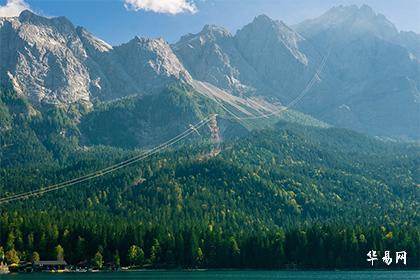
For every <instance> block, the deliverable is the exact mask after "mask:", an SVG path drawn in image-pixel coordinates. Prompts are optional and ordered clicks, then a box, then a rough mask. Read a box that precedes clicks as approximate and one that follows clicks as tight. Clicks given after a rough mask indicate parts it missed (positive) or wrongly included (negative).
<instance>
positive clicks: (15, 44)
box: [0, 11, 190, 106]
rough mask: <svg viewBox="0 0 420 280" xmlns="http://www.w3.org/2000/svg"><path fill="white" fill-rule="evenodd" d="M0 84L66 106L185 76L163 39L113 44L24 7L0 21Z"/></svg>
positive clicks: (142, 90) (155, 87)
mask: <svg viewBox="0 0 420 280" xmlns="http://www.w3.org/2000/svg"><path fill="white" fill-rule="evenodd" d="M0 41H1V42H2V46H7V47H6V48H3V47H2V52H1V56H0V62H1V63H0V65H1V66H0V67H1V68H0V82H1V84H2V85H7V84H9V83H10V82H11V83H12V85H13V87H14V89H15V90H17V91H18V92H19V93H21V94H24V95H26V96H28V97H29V99H30V100H31V101H33V102H36V103H49V104H58V105H64V106H67V105H69V104H72V103H75V102H83V103H87V104H89V103H91V102H92V99H93V98H95V97H100V98H101V99H104V100H107V99H108V100H109V99H113V98H117V97H122V96H127V95H133V94H150V93H153V92H156V91H160V90H162V89H163V88H165V86H167V85H168V84H169V83H171V82H174V81H188V80H190V76H189V74H188V73H187V72H186V71H185V69H184V68H183V66H182V65H181V64H180V63H179V61H178V59H177V58H176V56H175V55H174V54H173V52H172V50H171V48H170V47H169V45H168V44H167V43H166V42H164V41H163V40H161V39H156V40H149V39H140V38H138V37H136V38H134V39H133V40H131V41H130V42H128V43H126V44H123V45H121V46H117V47H111V46H110V45H108V44H107V43H105V42H104V41H102V40H100V39H98V38H96V37H94V36H93V35H92V34H90V33H89V32H87V31H86V30H85V29H83V28H80V27H79V28H75V27H74V26H73V24H72V23H71V22H70V21H68V20H67V19H66V18H64V17H59V18H51V19H49V18H44V17H41V16H38V15H35V14H33V13H31V12H29V11H24V12H22V13H21V14H20V16H19V17H17V18H2V19H1V21H0Z"/></svg>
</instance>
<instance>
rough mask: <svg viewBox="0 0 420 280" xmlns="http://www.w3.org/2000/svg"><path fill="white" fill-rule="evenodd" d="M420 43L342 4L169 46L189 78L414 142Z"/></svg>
mask: <svg viewBox="0 0 420 280" xmlns="http://www.w3.org/2000/svg"><path fill="white" fill-rule="evenodd" d="M419 42H420V41H419V35H418V34H415V33H413V32H399V31H398V30H397V28H396V27H395V26H394V25H393V24H392V23H391V22H390V21H389V20H388V19H386V18H385V16H383V15H381V14H377V13H375V12H374V11H373V10H372V9H371V8H370V7H368V6H361V7H358V6H339V7H334V8H332V9H330V10H329V11H327V12H326V13H325V14H324V15H322V16H320V17H318V18H316V19H312V20H307V21H304V22H302V23H300V24H298V25H296V26H293V28H290V27H288V26H287V25H285V24H284V23H283V22H281V21H275V20H272V19H270V18H269V17H267V16H265V15H261V16H258V17H256V18H255V19H254V20H253V22H251V23H250V24H248V25H246V26H244V27H243V28H242V29H240V30H238V31H237V33H236V34H234V35H232V34H230V33H229V32H228V31H226V30H224V29H223V28H220V27H216V26H206V27H205V28H204V29H203V30H202V31H201V32H200V33H198V34H189V35H187V36H184V37H182V38H181V39H180V41H179V42H177V43H176V44H174V45H173V49H174V51H175V53H176V54H177V56H178V57H180V60H181V61H182V63H183V64H184V65H185V66H186V68H187V69H188V70H189V71H190V73H191V75H192V76H193V78H197V79H200V80H203V81H206V82H208V83H211V84H213V85H215V86H217V87H219V88H221V89H224V90H226V91H228V92H231V93H233V94H235V95H240V96H242V95H248V96H264V97H265V98H267V99H268V100H275V101H277V102H280V103H281V104H289V103H290V102H292V103H294V102H295V99H296V98H297V99H298V101H297V102H296V103H297V104H296V105H295V106H296V108H297V109H298V110H300V111H301V112H304V113H306V114H309V115H312V116H315V117H316V118H318V119H320V120H323V121H325V122H327V123H330V124H332V125H335V126H338V127H346V128H351V129H354V130H358V131H361V132H364V133H368V134H371V135H376V136H385V137H387V136H394V137H397V138H403V139H413V138H414V139H418V138H419V136H420V129H419V127H420V123H419V118H418V114H419V113H418V112H419V110H420V105H419V102H420V101H419V100H420V99H419V96H420V93H419V84H420V70H419V69H420V60H419V59H418V58H417V54H418V51H419V50H420V48H419V46H420V45H419ZM327 54H328V58H327V63H326V67H325V69H323V71H322V72H321V73H320V75H315V79H316V80H315V81H316V82H315V84H314V86H313V87H312V89H311V91H310V92H308V93H306V94H305V95H304V96H303V97H299V96H300V93H301V92H302V91H303V90H304V88H305V85H307V84H308V82H309V81H310V80H311V79H312V77H313V76H314V73H316V71H317V70H318V69H319V65H320V64H321V61H322V59H323V57H325V56H327Z"/></svg>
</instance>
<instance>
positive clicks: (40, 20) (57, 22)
mask: <svg viewBox="0 0 420 280" xmlns="http://www.w3.org/2000/svg"><path fill="white" fill-rule="evenodd" d="M18 19H19V21H20V23H22V24H32V25H36V26H48V27H51V28H54V29H56V30H57V31H58V32H68V33H72V32H75V30H76V29H75V27H74V25H73V23H72V22H71V21H70V20H69V19H67V18H66V17H63V16H61V17H53V18H46V17H43V16H39V15H37V14H34V13H33V12H31V11H29V10H24V11H22V12H21V13H20V15H19V17H18Z"/></svg>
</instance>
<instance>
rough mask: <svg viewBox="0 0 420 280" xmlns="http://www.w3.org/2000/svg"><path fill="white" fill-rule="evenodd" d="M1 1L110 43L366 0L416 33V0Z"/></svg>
mask: <svg viewBox="0 0 420 280" xmlns="http://www.w3.org/2000/svg"><path fill="white" fill-rule="evenodd" d="M7 1H9V2H13V3H9V6H8V10H7V11H6V13H9V12H10V11H12V12H13V8H15V7H13V5H15V4H17V5H27V6H28V7H30V9H32V10H33V11H34V12H36V13H38V14H41V15H45V16H66V17H67V18H69V19H70V20H71V21H72V22H73V23H74V24H75V25H81V26H84V27H86V28H87V29H88V30H89V31H91V32H92V33H94V34H95V35H96V36H98V37H100V38H102V39H104V40H105V41H107V42H109V43H111V44H112V45H116V44H120V43H123V42H126V41H128V40H130V39H131V38H132V37H134V36H135V35H139V36H145V37H153V38H155V37H163V38H165V39H166V40H167V41H169V42H175V41H176V40H178V39H179V37H180V36H181V35H183V34H186V33H189V32H191V33H196V32H199V31H200V30H201V28H202V27H203V25H204V24H206V23H211V24H217V25H221V26H224V27H226V28H227V29H228V30H230V31H231V32H235V31H236V30H237V29H238V28H240V27H242V26H243V25H245V24H247V23H249V22H250V21H252V19H253V18H254V16H256V15H259V14H267V15H268V16H270V17H272V18H274V19H281V20H283V21H284V22H286V23H287V24H295V23H298V22H300V21H302V20H304V19H307V18H313V17H316V16H318V15H320V14H322V13H323V12H325V11H326V10H327V9H329V8H331V7H332V6H336V5H340V4H343V5H350V4H356V5H362V4H367V5H369V6H371V7H372V8H373V9H374V10H375V11H377V12H380V13H382V14H384V15H385V16H386V17H387V18H388V19H389V20H391V21H392V22H393V23H394V24H396V26H397V28H399V29H401V30H411V31H415V32H417V33H420V23H419V22H420V21H419V18H420V0H360V1H359V0H0V5H1V6H3V7H0V15H1V13H2V11H1V9H2V8H4V7H5V5H6V4H7V3H6V2H7ZM124 3H125V5H124ZM130 3H131V4H130ZM18 8H19V7H18ZM145 9H147V10H148V11H146V10H145Z"/></svg>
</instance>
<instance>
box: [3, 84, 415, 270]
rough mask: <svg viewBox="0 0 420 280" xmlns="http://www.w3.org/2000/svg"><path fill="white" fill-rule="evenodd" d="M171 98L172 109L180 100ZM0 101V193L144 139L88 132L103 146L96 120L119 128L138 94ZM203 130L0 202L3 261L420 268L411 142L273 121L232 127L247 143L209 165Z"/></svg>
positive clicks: (236, 142)
mask: <svg viewBox="0 0 420 280" xmlns="http://www.w3.org/2000/svg"><path fill="white" fill-rule="evenodd" d="M175 93H176V94H175V95H174V96H171V97H168V100H169V101H170V102H173V101H174V100H175V101H177V100H179V98H182V97H179V94H180V93H179V92H176V91H175ZM168 94H169V93H168ZM0 96H1V98H0V121H1V125H0V132H1V139H0V140H1V141H0V145H1V150H0V197H6V196H8V195H11V194H14V193H19V192H23V191H28V190H31V189H36V188H39V187H45V186H49V185H52V184H55V183H57V182H62V181H65V180H68V179H72V178H75V177H77V176H82V175H84V174H87V173H89V172H92V171H95V170H98V169H101V168H103V167H106V166H108V165H110V164H113V163H115V162H118V161H122V160H125V159H127V158H129V157H131V156H134V155H137V154H139V153H140V152H141V151H142V150H141V149H140V148H135V147H138V146H137V145H138V144H141V143H142V142H141V141H140V142H138V141H139V140H138V139H145V138H137V137H135V138H133V137H131V138H130V135H129V136H128V137H123V139H137V140H135V141H134V140H133V142H126V143H124V142H122V143H120V145H118V144H115V142H114V141H117V139H112V140H108V139H109V137H110V136H109V135H107V134H106V132H107V131H108V130H109V129H110V128H109V127H108V128H107V127H106V125H109V122H107V123H104V127H103V128H102V131H103V134H92V135H99V137H98V138H93V136H92V135H91V136H89V135H90V134H89V132H88V133H87V134H86V131H92V130H93V129H98V128H97V126H96V125H95V123H97V121H95V119H96V118H99V119H102V118H104V117H103V116H101V114H104V112H107V111H109V110H111V111H112V112H113V113H112V114H115V115H114V117H112V118H111V117H110V120H111V119H114V120H115V119H116V118H117V116H119V119H121V120H123V119H124V115H121V114H123V113H124V111H126V112H127V114H129V115H132V114H137V113H139V112H140V111H142V110H141V102H140V103H139V102H138V101H136V100H137V99H135V98H134V99H132V100H134V101H132V100H131V99H127V100H122V101H120V103H117V104H112V105H110V106H111V107H107V106H106V105H99V106H104V107H103V109H101V110H99V111H97V112H96V113H91V112H90V111H89V108H83V107H76V106H75V107H74V108H68V109H66V110H64V109H59V108H54V107H51V108H43V109H42V110H40V109H39V108H38V109H34V108H32V106H31V105H30V104H29V103H28V102H27V101H25V100H24V99H23V98H21V97H19V96H18V95H16V94H15V93H13V92H11V91H3V92H2V94H1V95H0ZM169 101H168V102H169ZM151 102H152V101H151ZM153 102H154V101H153ZM153 102H152V103H153ZM126 103H127V104H128V105H127V104H126ZM179 104H185V102H179ZM126 106H128V108H132V107H133V106H134V108H138V109H136V110H126ZM155 106H156V107H158V106H159V104H156V105H155ZM180 106H181V105H180ZM109 108H111V109H109ZM121 108H122V109H121ZM191 108H192V107H188V108H184V109H180V110H181V111H179V112H177V113H176V114H175V115H174V116H172V117H171V118H170V119H168V120H167V121H168V122H169V121H170V120H171V119H174V120H175V121H177V119H176V115H179V114H181V113H188V112H192V111H190V109H191ZM201 111H202V110H200V112H201ZM95 114H98V116H96V115H95ZM145 114H146V115H147V113H145ZM192 116H197V114H193V115H192ZM192 119H193V117H192ZM75 120H79V121H75ZM117 120H118V118H117ZM220 122H223V117H221V119H220ZM226 122H228V121H227V120H226ZM139 125H141V123H139ZM145 127H146V126H145ZM185 127H188V124H185ZM206 129H207V128H206V127H204V131H202V134H201V135H195V136H194V137H195V138H194V139H195V141H194V142H191V141H187V142H183V143H181V144H180V145H178V146H176V147H172V148H170V149H168V150H166V151H164V152H162V153H160V154H157V155H154V156H152V157H149V158H147V159H146V160H144V161H141V162H138V163H136V164H134V165H131V166H129V167H127V168H124V169H121V170H119V171H117V172H115V173H112V174H109V175H106V176H102V177H99V178H96V179H94V180H91V181H87V182H84V183H82V184H79V185H75V186H72V187H71V188H67V189H63V190H59V191H56V192H53V193H47V194H45V195H43V196H41V197H34V198H31V199H27V200H21V201H14V202H11V203H4V204H0V211H1V215H0V246H1V247H2V250H3V251H4V252H5V254H6V258H7V259H8V262H16V261H17V260H18V259H22V260H24V259H28V260H29V259H31V258H34V257H35V258H37V257H38V256H40V257H41V259H51V258H57V257H59V258H62V257H63V256H64V258H65V259H66V260H67V261H69V262H70V263H72V264H78V263H83V264H86V263H92V264H93V265H95V266H101V265H104V264H106V263H114V264H115V265H118V264H120V265H136V266H146V267H155V268H158V267H170V268H177V267H185V268H191V267H212V268H221V267H223V268H226V267H250V268H356V267H359V268H360V267H369V266H370V263H368V262H366V254H367V252H368V251H369V250H377V251H380V252H383V251H384V250H391V251H401V250H405V251H407V253H408V264H407V267H419V266H420V255H419V252H420V231H419V218H420V217H419V213H418V209H419V201H418V198H419V194H420V193H419V192H420V189H419V185H418V184H419V181H420V180H419V179H420V178H419V169H418V168H419V166H420V162H419V161H420V151H419V147H418V144H416V143H411V144H410V143H405V144H403V143H393V142H384V141H380V140H377V139H374V138H370V137H366V136H364V135H361V134H358V133H355V132H351V131H348V130H344V129H336V128H316V127H308V126H301V125H298V124H292V123H289V122H279V123H277V125H275V127H272V128H270V129H264V130H254V131H252V132H246V131H245V130H241V129H240V128H238V127H235V126H232V127H231V129H232V130H233V129H237V130H238V131H240V134H237V135H241V137H233V136H232V137H227V138H226V139H225V141H224V142H223V143H222V152H221V153H220V154H219V155H218V156H217V157H213V158H207V157H204V156H203V155H205V154H206V153H207V152H208V151H209V149H210V144H209V143H207V142H206V140H205V139H206V138H208V137H207V134H208V132H206V131H205V130H206ZM125 132H126V130H125V129H124V127H122V128H121V132H120V133H121V134H123V133H125ZM128 133H129V132H128ZM86 135H88V136H87V138H88V139H85V137H86ZM167 136H168V138H169V137H171V136H174V135H169V134H168V135H167ZM93 139H96V140H93ZM95 141H98V142H95ZM104 141H105V143H103V142H104ZM130 141H131V140H130ZM92 142H95V143H93V144H96V145H92ZM99 144H107V145H113V146H119V147H130V148H131V149H125V148H116V147H113V146H104V145H99ZM34 252H36V253H35V254H34ZM378 265H379V266H381V262H380V261H379V262H378ZM394 267H395V266H394Z"/></svg>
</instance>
